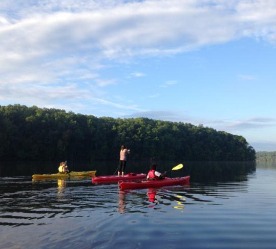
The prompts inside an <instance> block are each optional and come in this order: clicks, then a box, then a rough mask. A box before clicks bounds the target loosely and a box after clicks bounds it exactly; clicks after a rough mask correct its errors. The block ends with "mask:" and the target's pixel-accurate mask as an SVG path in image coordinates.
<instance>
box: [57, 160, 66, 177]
mask: <svg viewBox="0 0 276 249" xmlns="http://www.w3.org/2000/svg"><path fill="white" fill-rule="evenodd" d="M58 172H59V173H62V174H67V173H69V169H68V166H67V161H65V162H61V163H60V164H59V167H58Z"/></svg>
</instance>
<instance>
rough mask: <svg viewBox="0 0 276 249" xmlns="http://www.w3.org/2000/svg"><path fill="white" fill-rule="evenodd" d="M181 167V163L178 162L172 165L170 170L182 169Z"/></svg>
mask: <svg viewBox="0 0 276 249" xmlns="http://www.w3.org/2000/svg"><path fill="white" fill-rule="evenodd" d="M182 168H183V164H182V163H180V164H178V165H176V166H174V167H173V168H172V170H179V169H182Z"/></svg>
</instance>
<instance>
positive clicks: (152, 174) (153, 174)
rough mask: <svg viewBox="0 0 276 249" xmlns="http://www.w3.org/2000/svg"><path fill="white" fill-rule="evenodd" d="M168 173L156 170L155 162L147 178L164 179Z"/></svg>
mask: <svg viewBox="0 0 276 249" xmlns="http://www.w3.org/2000/svg"><path fill="white" fill-rule="evenodd" d="M165 175H166V172H164V173H160V172H158V171H157V170H156V164H153V165H152V166H151V169H150V171H149V172H148V175H147V180H160V179H164V177H165Z"/></svg>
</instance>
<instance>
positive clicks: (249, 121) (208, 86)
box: [0, 0, 276, 151]
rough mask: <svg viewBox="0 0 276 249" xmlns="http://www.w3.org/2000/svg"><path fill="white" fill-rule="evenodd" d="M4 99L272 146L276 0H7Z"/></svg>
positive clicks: (0, 88) (0, 48)
mask: <svg viewBox="0 0 276 249" xmlns="http://www.w3.org/2000/svg"><path fill="white" fill-rule="evenodd" d="M0 54H1V55H0V105H2V106H6V105H13V104H21V105H26V106H34V105H35V106H38V107H40V108H57V109H63V110H66V111H72V112H74V113H80V114H85V115H94V116H96V117H113V118H135V117H146V118H151V119H157V120H165V121H173V122H183V123H190V124H193V125H203V126H204V127H210V128H213V129H216V130H218V131H226V132H229V133H231V134H234V135H240V136H243V137H244V138H245V139H246V140H247V142H248V144H249V145H251V146H253V148H254V149H255V150H256V151H276V68H275V66H276V1H275V0H227V1H225V0H144V1H142V0H140V1H138V0H78V1H76V0H14V1H10V0H1V1H0Z"/></svg>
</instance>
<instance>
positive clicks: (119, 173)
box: [118, 161, 123, 176]
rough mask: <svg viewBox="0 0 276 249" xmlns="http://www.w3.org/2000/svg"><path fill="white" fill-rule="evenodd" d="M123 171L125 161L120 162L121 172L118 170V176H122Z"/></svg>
mask: <svg viewBox="0 0 276 249" xmlns="http://www.w3.org/2000/svg"><path fill="white" fill-rule="evenodd" d="M122 170H123V161H120V165H119V170H118V176H120V175H121V173H122Z"/></svg>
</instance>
